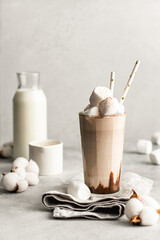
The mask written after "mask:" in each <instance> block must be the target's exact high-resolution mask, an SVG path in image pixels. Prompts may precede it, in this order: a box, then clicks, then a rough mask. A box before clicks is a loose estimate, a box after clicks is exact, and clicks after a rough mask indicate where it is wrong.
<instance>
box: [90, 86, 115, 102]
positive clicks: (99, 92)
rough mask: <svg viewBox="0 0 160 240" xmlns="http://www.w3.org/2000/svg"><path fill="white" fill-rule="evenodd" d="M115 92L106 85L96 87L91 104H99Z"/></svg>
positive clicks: (91, 97)
mask: <svg viewBox="0 0 160 240" xmlns="http://www.w3.org/2000/svg"><path fill="white" fill-rule="evenodd" d="M112 95H113V93H112V91H111V90H110V89H109V88H106V87H100V86H99V87H96V88H95V89H94V90H93V92H92V94H91V96H90V99H89V101H90V104H91V105H92V106H98V104H99V103H100V102H101V101H102V100H104V99H105V98H107V97H112Z"/></svg>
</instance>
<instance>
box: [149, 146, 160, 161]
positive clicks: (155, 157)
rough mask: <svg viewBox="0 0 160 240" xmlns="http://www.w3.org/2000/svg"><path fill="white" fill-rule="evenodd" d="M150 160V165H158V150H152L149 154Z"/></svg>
mask: <svg viewBox="0 0 160 240" xmlns="http://www.w3.org/2000/svg"><path fill="white" fill-rule="evenodd" d="M150 160H151V162H152V163H154V164H157V165H160V148H159V149H156V150H153V151H152V152H151V154H150Z"/></svg>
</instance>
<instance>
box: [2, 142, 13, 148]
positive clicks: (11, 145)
mask: <svg viewBox="0 0 160 240" xmlns="http://www.w3.org/2000/svg"><path fill="white" fill-rule="evenodd" d="M6 146H10V147H12V148H13V142H6V143H3V147H6Z"/></svg>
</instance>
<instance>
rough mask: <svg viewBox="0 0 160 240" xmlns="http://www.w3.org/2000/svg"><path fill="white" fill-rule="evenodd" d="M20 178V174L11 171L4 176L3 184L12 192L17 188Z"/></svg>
mask: <svg viewBox="0 0 160 240" xmlns="http://www.w3.org/2000/svg"><path fill="white" fill-rule="evenodd" d="M18 180H19V176H18V174H16V173H14V172H9V173H7V174H4V176H3V178H2V184H3V186H4V188H5V189H6V190H8V191H10V192H13V191H16V190H17V181H18Z"/></svg>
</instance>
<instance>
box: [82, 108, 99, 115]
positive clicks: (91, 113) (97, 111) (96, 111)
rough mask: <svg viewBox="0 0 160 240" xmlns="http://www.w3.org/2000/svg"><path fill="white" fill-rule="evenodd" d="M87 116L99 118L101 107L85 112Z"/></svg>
mask: <svg viewBox="0 0 160 240" xmlns="http://www.w3.org/2000/svg"><path fill="white" fill-rule="evenodd" d="M84 114H85V115H91V116H99V115H100V114H99V107H90V108H88V109H87V110H86V111H85V112H84Z"/></svg>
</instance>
